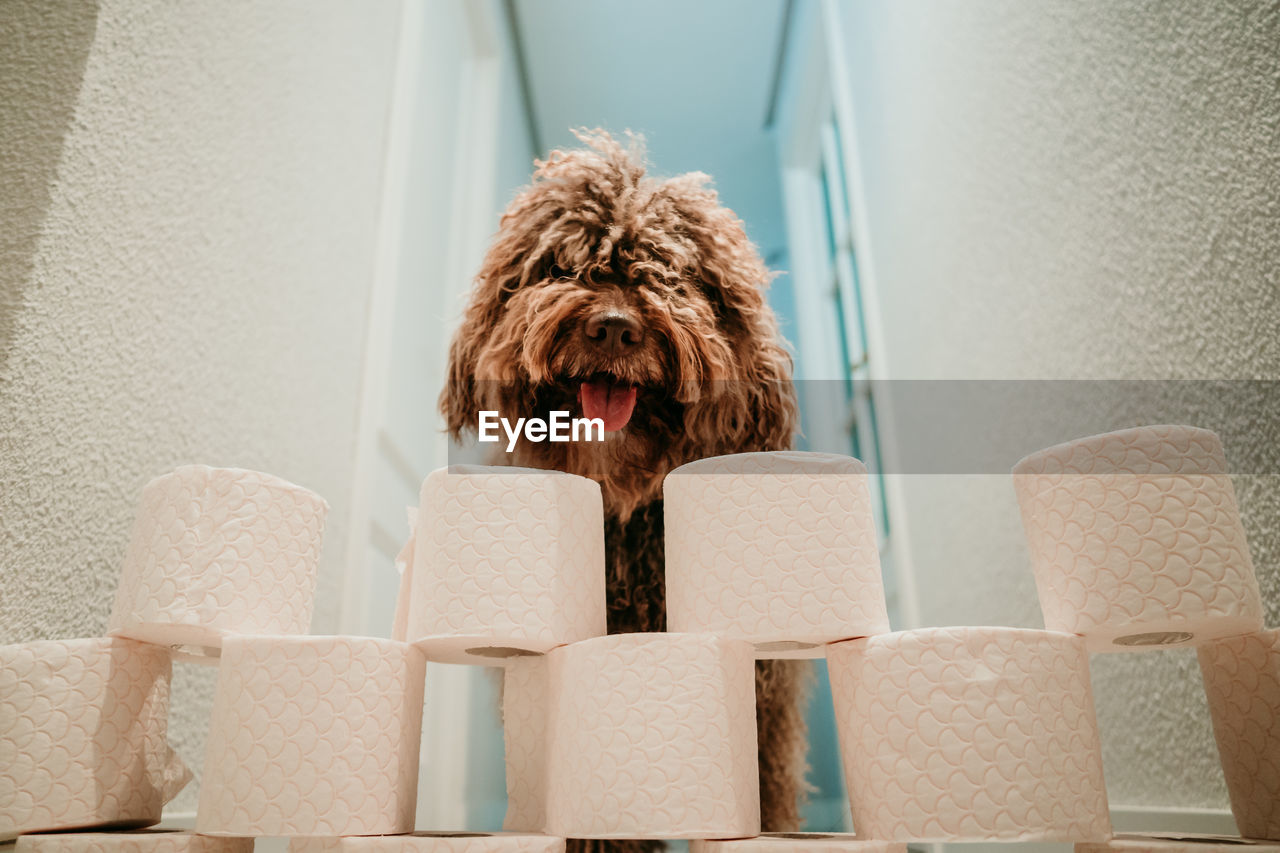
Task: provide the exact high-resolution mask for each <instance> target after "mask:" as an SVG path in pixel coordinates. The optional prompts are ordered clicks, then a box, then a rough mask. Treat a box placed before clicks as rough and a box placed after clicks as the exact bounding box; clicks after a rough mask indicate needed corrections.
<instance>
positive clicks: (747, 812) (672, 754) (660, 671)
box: [547, 634, 760, 838]
mask: <svg viewBox="0 0 1280 853" xmlns="http://www.w3.org/2000/svg"><path fill="white" fill-rule="evenodd" d="M548 660H549V663H550V669H551V712H550V721H551V728H550V737H549V738H548V741H547V764H548V772H547V828H548V831H550V832H552V833H554V834H556V835H563V836H567V837H570V838H739V837H743V836H750V835H756V834H758V833H759V831H760V797H759V778H758V775H757V770H756V719H755V667H754V660H753V655H752V649H751V645H750V644H749V643H746V642H742V641H738V640H725V639H722V638H718V637H714V636H711V635H708V634H617V635H614V636H609V637H600V638H597V639H593V640H586V641H584V642H581V643H574V644H573V645H571V646H564V647H562V648H558V649H556V650H554V651H553V652H551V653H550V654H549V655H548Z"/></svg>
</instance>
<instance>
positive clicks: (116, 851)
mask: <svg viewBox="0 0 1280 853" xmlns="http://www.w3.org/2000/svg"><path fill="white" fill-rule="evenodd" d="M14 853H253V839H252V838H214V837H212V836H209V835H196V834H195V833H194V832H177V831H173V830H158V829H142V830H137V831H132V832H68V833H56V834H52V835H24V836H22V837H21V838H19V839H18V843H17V844H16V845H15V847H14Z"/></svg>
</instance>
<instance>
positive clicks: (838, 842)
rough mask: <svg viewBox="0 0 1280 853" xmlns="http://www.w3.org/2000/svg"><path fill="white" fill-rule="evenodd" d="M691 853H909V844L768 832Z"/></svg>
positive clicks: (694, 847) (701, 844)
mask: <svg viewBox="0 0 1280 853" xmlns="http://www.w3.org/2000/svg"><path fill="white" fill-rule="evenodd" d="M689 853H907V845H906V844H903V843H901V842H899V841H867V840H866V839H862V838H855V837H854V836H852V835H845V834H835V833H822V832H766V833H764V834H763V835H759V836H757V837H755V838H734V839H729V840H724V841H691V842H689Z"/></svg>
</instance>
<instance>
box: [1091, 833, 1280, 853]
mask: <svg viewBox="0 0 1280 853" xmlns="http://www.w3.org/2000/svg"><path fill="white" fill-rule="evenodd" d="M1075 853H1280V844H1270V843H1268V842H1266V841H1256V840H1254V839H1251V838H1231V837H1227V836H1220V835H1191V834H1174V833H1170V834H1167V835H1158V834H1138V833H1134V834H1123V835H1117V836H1115V837H1114V838H1112V839H1111V840H1110V841H1089V842H1082V843H1080V844H1077V845H1076V847H1075Z"/></svg>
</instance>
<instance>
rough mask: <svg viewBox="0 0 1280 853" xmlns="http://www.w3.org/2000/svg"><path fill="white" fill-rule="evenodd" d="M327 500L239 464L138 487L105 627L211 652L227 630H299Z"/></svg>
mask: <svg viewBox="0 0 1280 853" xmlns="http://www.w3.org/2000/svg"><path fill="white" fill-rule="evenodd" d="M328 510H329V507H328V504H326V503H325V502H324V500H322V499H321V498H320V497H319V496H318V495H316V494H314V493H312V492H309V491H307V490H306V489H304V488H302V487H301V486H295V485H293V484H292V483H289V482H286V481H284V480H281V479H280V478H279V477H273V476H271V475H270V474H262V473H259V472H257V471H245V470H242V469H237V468H208V467H206V466H204V465H188V466H185V467H182V468H179V469H177V470H176V471H174V472H173V473H171V474H166V475H164V476H163V477H157V478H156V479H154V480H152V481H151V482H150V483H148V484H147V486H146V488H144V489H143V490H142V501H141V505H140V506H139V508H138V515H137V518H136V519H135V520H134V524H133V533H132V537H131V539H130V541H129V549H128V551H127V552H126V554H125V562H124V571H123V573H122V575H121V579H120V586H119V588H118V589H117V591H116V598H115V605H114V607H113V608H112V610H111V620H110V622H109V624H108V633H110V634H112V635H113V636H122V637H131V638H133V639H136V640H144V641H146V642H150V643H157V644H160V645H167V646H176V647H183V651H187V652H190V653H192V654H193V655H194V656H196V657H199V656H206V657H207V656H214V657H216V655H217V649H218V648H219V647H220V646H221V643H222V638H223V637H224V636H226V635H227V634H305V633H307V631H308V630H309V628H310V625H311V610H312V605H313V603H314V598H315V581H316V562H317V560H318V559H319V556H320V539H321V533H322V530H323V527H324V518H325V515H326V513H327V512H328Z"/></svg>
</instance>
